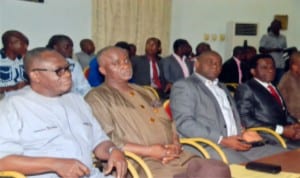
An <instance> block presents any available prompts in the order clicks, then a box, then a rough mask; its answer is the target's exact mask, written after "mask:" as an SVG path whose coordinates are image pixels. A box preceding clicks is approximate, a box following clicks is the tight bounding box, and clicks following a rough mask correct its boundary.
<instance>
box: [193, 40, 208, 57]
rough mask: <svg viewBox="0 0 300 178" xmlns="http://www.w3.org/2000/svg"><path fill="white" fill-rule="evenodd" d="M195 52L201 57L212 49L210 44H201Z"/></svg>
mask: <svg viewBox="0 0 300 178" xmlns="http://www.w3.org/2000/svg"><path fill="white" fill-rule="evenodd" d="M195 51H196V56H199V55H200V54H201V53H203V52H205V51H211V48H210V45H209V44H208V43H205V42H201V43H199V44H198V45H197V47H196V49H195Z"/></svg>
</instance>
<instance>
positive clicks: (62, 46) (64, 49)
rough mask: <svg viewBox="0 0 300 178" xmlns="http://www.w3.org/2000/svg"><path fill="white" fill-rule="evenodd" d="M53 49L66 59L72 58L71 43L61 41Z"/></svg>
mask: <svg viewBox="0 0 300 178" xmlns="http://www.w3.org/2000/svg"><path fill="white" fill-rule="evenodd" d="M54 49H55V50H56V51H58V52H59V53H60V54H61V55H63V56H64V57H66V58H72V53H73V43H72V42H71V41H69V40H63V41H60V42H59V43H57V44H56V45H55V46H54Z"/></svg>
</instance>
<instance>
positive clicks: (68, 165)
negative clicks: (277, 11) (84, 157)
mask: <svg viewBox="0 0 300 178" xmlns="http://www.w3.org/2000/svg"><path fill="white" fill-rule="evenodd" d="M53 166H54V168H53V170H54V171H55V172H56V173H57V174H58V175H59V176H60V177H62V178H79V177H83V176H85V175H89V174H90V170H89V168H88V167H86V166H85V165H84V164H83V163H81V162H80V161H78V160H76V159H57V160H55V162H54V164H53Z"/></svg>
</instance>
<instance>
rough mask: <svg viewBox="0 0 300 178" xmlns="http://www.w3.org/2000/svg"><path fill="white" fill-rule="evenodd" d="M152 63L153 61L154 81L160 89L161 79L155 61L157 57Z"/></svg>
mask: <svg viewBox="0 0 300 178" xmlns="http://www.w3.org/2000/svg"><path fill="white" fill-rule="evenodd" d="M151 63H152V72H153V82H154V84H155V85H156V87H157V88H158V89H160V88H161V83H160V81H159V77H158V71H157V68H156V61H155V59H151Z"/></svg>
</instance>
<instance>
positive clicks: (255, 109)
mask: <svg viewBox="0 0 300 178" xmlns="http://www.w3.org/2000/svg"><path fill="white" fill-rule="evenodd" d="M251 74H252V75H253V78H252V79H251V80H249V81H248V82H246V83H244V84H243V85H240V86H239V87H238V88H237V91H236V93H235V100H236V103H237V106H238V111H239V113H240V116H241V119H242V121H243V123H244V125H245V127H247V128H250V127H260V126H263V127H269V128H271V129H274V130H275V131H276V132H277V133H278V134H281V135H283V136H284V137H285V138H287V139H288V142H287V143H288V147H290V148H292V147H294V146H295V145H296V147H298V146H299V144H300V141H297V142H296V141H291V140H299V139H300V125H299V124H298V123H297V121H296V120H295V118H293V117H291V116H290V115H289V114H288V110H287V109H286V105H285V102H284V100H283V98H282V97H281V95H280V93H279V91H278V90H277V89H276V87H275V86H273V85H272V84H271V82H272V81H273V80H274V78H275V63H274V60H273V58H272V56H271V55H268V54H261V55H257V56H255V57H254V58H253V59H252V61H251Z"/></svg>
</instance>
